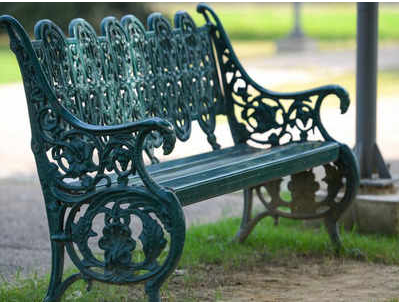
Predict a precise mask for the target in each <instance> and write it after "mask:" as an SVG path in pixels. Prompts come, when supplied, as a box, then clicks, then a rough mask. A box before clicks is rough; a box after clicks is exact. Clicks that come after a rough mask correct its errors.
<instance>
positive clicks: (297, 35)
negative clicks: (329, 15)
mask: <svg viewBox="0 0 399 304" xmlns="http://www.w3.org/2000/svg"><path fill="white" fill-rule="evenodd" d="M293 7H294V10H293V11H294V27H293V29H292V31H291V33H290V34H289V35H288V36H287V37H285V38H283V39H280V40H278V41H277V51H278V52H304V51H314V50H316V43H315V41H314V40H312V39H310V38H308V37H306V36H305V33H304V32H303V30H302V13H301V12H302V3H301V2H294V3H293Z"/></svg>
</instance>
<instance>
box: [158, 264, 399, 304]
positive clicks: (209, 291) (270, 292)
mask: <svg viewBox="0 0 399 304" xmlns="http://www.w3.org/2000/svg"><path fill="white" fill-rule="evenodd" d="M192 271H194V270H192ZM195 271H196V272H197V273H196V275H195V277H197V279H191V280H190V279H187V278H184V277H185V276H187V277H189V276H190V273H189V272H190V270H187V274H186V275H184V276H175V277H173V278H172V279H171V282H170V283H169V289H171V290H172V291H171V293H172V294H174V296H175V297H176V298H175V299H165V300H182V296H183V298H184V297H188V298H193V299H195V300H196V301H215V300H220V301H239V302H246V301H262V302H263V301H272V302H273V301H306V302H313V301H351V302H358V301H362V302H363V301H398V299H399V280H398V278H399V266H388V265H383V264H372V263H368V262H361V261H354V260H341V259H333V258H322V257H317V258H309V257H300V258H298V257H294V258H286V259H285V258H283V259H281V258H279V259H278V260H277V259H271V260H267V259H265V260H264V261H259V262H257V263H255V264H253V265H252V266H251V268H250V269H242V268H241V267H238V268H237V269H234V268H233V267H232V268H231V269H228V270H226V269H223V268H222V267H221V266H214V265H212V266H206V267H205V266H204V267H203V268H202V269H196V270H195ZM182 283H183V284H184V285H186V286H185V288H181V287H182V286H181V284H182ZM182 289H184V290H186V291H185V292H187V293H188V294H185V295H184V294H182Z"/></svg>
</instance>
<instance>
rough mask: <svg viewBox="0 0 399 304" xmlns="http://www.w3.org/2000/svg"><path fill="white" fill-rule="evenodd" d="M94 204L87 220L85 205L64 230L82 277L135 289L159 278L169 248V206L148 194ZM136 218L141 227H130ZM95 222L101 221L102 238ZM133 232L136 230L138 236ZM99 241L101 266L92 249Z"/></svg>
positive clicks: (109, 197)
mask: <svg viewBox="0 0 399 304" xmlns="http://www.w3.org/2000/svg"><path fill="white" fill-rule="evenodd" d="M95 200H96V204H91V205H89V207H88V208H87V210H86V211H85V212H84V213H83V215H80V214H79V210H80V208H81V207H82V204H78V205H75V206H74V207H73V208H72V209H71V212H70V214H69V216H68V219H67V221H66V226H65V232H66V234H67V235H68V236H69V239H70V242H69V243H68V244H67V250H68V253H69V255H70V256H71V259H72V260H73V261H74V263H75V265H76V266H77V267H78V268H79V270H80V271H81V273H83V274H85V275H87V276H89V277H91V278H95V279H97V280H100V281H104V282H112V283H132V282H138V281H142V280H144V279H146V278H149V277H151V276H153V275H154V274H155V273H157V272H159V271H160V269H161V268H162V264H163V263H164V262H165V259H160V256H161V254H162V252H163V251H164V250H166V247H167V246H166V245H167V243H168V240H167V239H168V238H167V237H166V235H168V234H169V233H170V232H171V226H170V223H171V220H170V216H171V215H170V214H169V213H168V212H167V210H166V206H162V204H160V203H159V202H157V201H156V200H154V198H150V197H149V196H148V195H146V194H145V193H138V192H136V193H133V192H129V191H127V192H123V191H122V192H110V193H107V194H101V195H98V196H96V197H95ZM133 217H134V218H136V219H137V220H138V222H139V223H140V225H137V224H136V226H132V225H131V220H132V218H133ZM96 218H103V221H104V223H103V229H102V231H101V232H95V231H94V229H95V227H94V221H95V219H96ZM140 227H141V228H140ZM133 228H136V229H138V231H136V233H135V235H137V236H133V231H132V229H133ZM99 233H101V234H100V235H99ZM95 237H97V242H98V247H99V248H100V249H101V250H102V251H103V252H104V255H103V256H104V259H103V260H100V259H99V258H98V255H96V254H95V253H94V252H93V249H91V246H92V244H91V243H90V239H91V238H95ZM73 244H75V245H76V246H74V245H73ZM140 252H142V253H143V256H141V255H140Z"/></svg>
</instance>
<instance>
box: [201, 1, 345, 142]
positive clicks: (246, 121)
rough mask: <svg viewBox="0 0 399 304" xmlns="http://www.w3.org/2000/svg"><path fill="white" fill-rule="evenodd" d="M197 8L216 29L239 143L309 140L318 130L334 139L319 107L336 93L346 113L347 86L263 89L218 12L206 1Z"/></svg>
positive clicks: (229, 111) (229, 108)
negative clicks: (240, 57)
mask: <svg viewBox="0 0 399 304" xmlns="http://www.w3.org/2000/svg"><path fill="white" fill-rule="evenodd" d="M197 10H198V11H199V12H200V13H202V14H203V15H204V17H205V20H206V21H207V24H208V25H209V26H211V27H212V29H213V30H212V32H211V33H212V40H213V42H214V45H215V48H216V54H217V60H218V64H219V67H220V72H221V78H222V83H223V91H224V94H225V100H226V111H227V114H228V118H229V123H230V127H231V129H232V133H233V138H234V141H235V142H236V143H242V142H247V141H248V140H249V141H252V142H255V143H258V144H263V145H266V146H267V145H268V146H277V145H282V144H286V143H290V142H303V141H306V140H309V137H310V135H311V134H312V133H317V132H319V133H320V134H321V137H322V139H324V140H333V139H332V138H331V136H330V135H329V134H328V133H327V131H326V130H325V128H324V127H323V125H322V122H321V119H320V107H321V105H322V103H323V102H324V100H326V97H327V96H329V95H335V96H337V97H338V98H339V100H340V109H341V112H343V113H344V112H345V111H346V110H347V109H348V106H349V97H348V94H347V93H346V91H345V90H344V89H342V88H341V87H339V86H334V85H332V86H325V87H320V88H317V89H314V90H309V91H303V92H298V93H276V92H272V91H269V90H267V89H264V88H263V87H261V86H260V85H259V84H257V83H256V82H255V81H253V80H252V79H251V78H250V77H249V75H248V74H247V72H246V71H245V69H244V68H243V67H242V65H241V63H240V62H239V60H238V59H237V57H236V55H235V53H234V50H233V48H232V46H231V44H230V41H229V39H228V37H227V34H226V32H225V31H224V29H223V26H222V24H221V22H220V20H219V18H218V16H217V15H216V14H215V12H214V11H213V10H212V9H211V8H210V7H208V6H207V5H206V4H199V6H198V9H197ZM316 135H317V134H316Z"/></svg>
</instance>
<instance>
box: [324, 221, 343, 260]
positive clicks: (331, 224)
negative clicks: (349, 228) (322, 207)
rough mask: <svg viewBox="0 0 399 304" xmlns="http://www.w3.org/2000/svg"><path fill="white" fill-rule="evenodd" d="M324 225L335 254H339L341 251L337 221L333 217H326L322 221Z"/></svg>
mask: <svg viewBox="0 0 399 304" xmlns="http://www.w3.org/2000/svg"><path fill="white" fill-rule="evenodd" d="M324 225H325V226H326V229H327V232H328V235H329V236H330V240H331V242H332V244H333V246H334V251H335V254H337V255H338V254H339V252H340V251H341V249H342V242H341V237H340V236H339V226H338V222H337V219H334V218H333V217H326V218H325V219H324Z"/></svg>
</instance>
